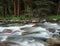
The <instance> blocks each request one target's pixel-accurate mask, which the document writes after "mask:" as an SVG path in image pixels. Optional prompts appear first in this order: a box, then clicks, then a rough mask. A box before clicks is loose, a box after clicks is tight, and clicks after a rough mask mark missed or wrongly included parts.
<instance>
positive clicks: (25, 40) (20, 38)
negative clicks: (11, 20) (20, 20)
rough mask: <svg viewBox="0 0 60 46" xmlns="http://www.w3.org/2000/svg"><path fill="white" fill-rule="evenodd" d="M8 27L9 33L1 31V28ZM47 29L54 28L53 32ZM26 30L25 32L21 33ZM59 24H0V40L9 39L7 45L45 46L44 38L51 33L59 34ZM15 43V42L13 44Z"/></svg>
mask: <svg viewBox="0 0 60 46" xmlns="http://www.w3.org/2000/svg"><path fill="white" fill-rule="evenodd" d="M5 29H10V30H12V32H11V33H3V30H5ZM48 29H54V30H55V31H54V32H49V30H48ZM23 32H26V34H24V35H23V34H22V33H23ZM59 32H60V25H59V24H57V23H50V22H45V23H38V24H26V25H23V26H20V25H19V24H18V25H13V24H7V25H2V26H0V41H1V42H3V41H5V40H7V39H10V40H11V41H10V42H9V43H7V46H46V44H45V40H46V39H49V38H51V37H52V36H53V35H58V36H59V35H60V34H59ZM13 43H15V44H13Z"/></svg>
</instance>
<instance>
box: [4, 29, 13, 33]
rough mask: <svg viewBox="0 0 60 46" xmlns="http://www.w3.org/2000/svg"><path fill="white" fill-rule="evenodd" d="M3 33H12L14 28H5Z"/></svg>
mask: <svg viewBox="0 0 60 46" xmlns="http://www.w3.org/2000/svg"><path fill="white" fill-rule="evenodd" d="M3 33H12V30H11V29H4V30H3Z"/></svg>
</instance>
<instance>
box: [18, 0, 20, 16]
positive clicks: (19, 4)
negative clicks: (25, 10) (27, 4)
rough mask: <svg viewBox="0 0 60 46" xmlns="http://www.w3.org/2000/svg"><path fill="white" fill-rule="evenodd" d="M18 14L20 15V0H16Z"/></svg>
mask: <svg viewBox="0 0 60 46" xmlns="http://www.w3.org/2000/svg"><path fill="white" fill-rule="evenodd" d="M18 16H20V0H18Z"/></svg>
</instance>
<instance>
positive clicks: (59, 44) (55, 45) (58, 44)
mask: <svg viewBox="0 0 60 46" xmlns="http://www.w3.org/2000/svg"><path fill="white" fill-rule="evenodd" d="M47 43H48V44H49V46H60V39H59V38H49V39H48V40H47Z"/></svg>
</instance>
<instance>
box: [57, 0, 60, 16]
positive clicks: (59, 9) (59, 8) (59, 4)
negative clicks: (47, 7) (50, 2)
mask: <svg viewBox="0 0 60 46" xmlns="http://www.w3.org/2000/svg"><path fill="white" fill-rule="evenodd" d="M59 13H60V1H59V2H58V10H57V15H58V14H59Z"/></svg>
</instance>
